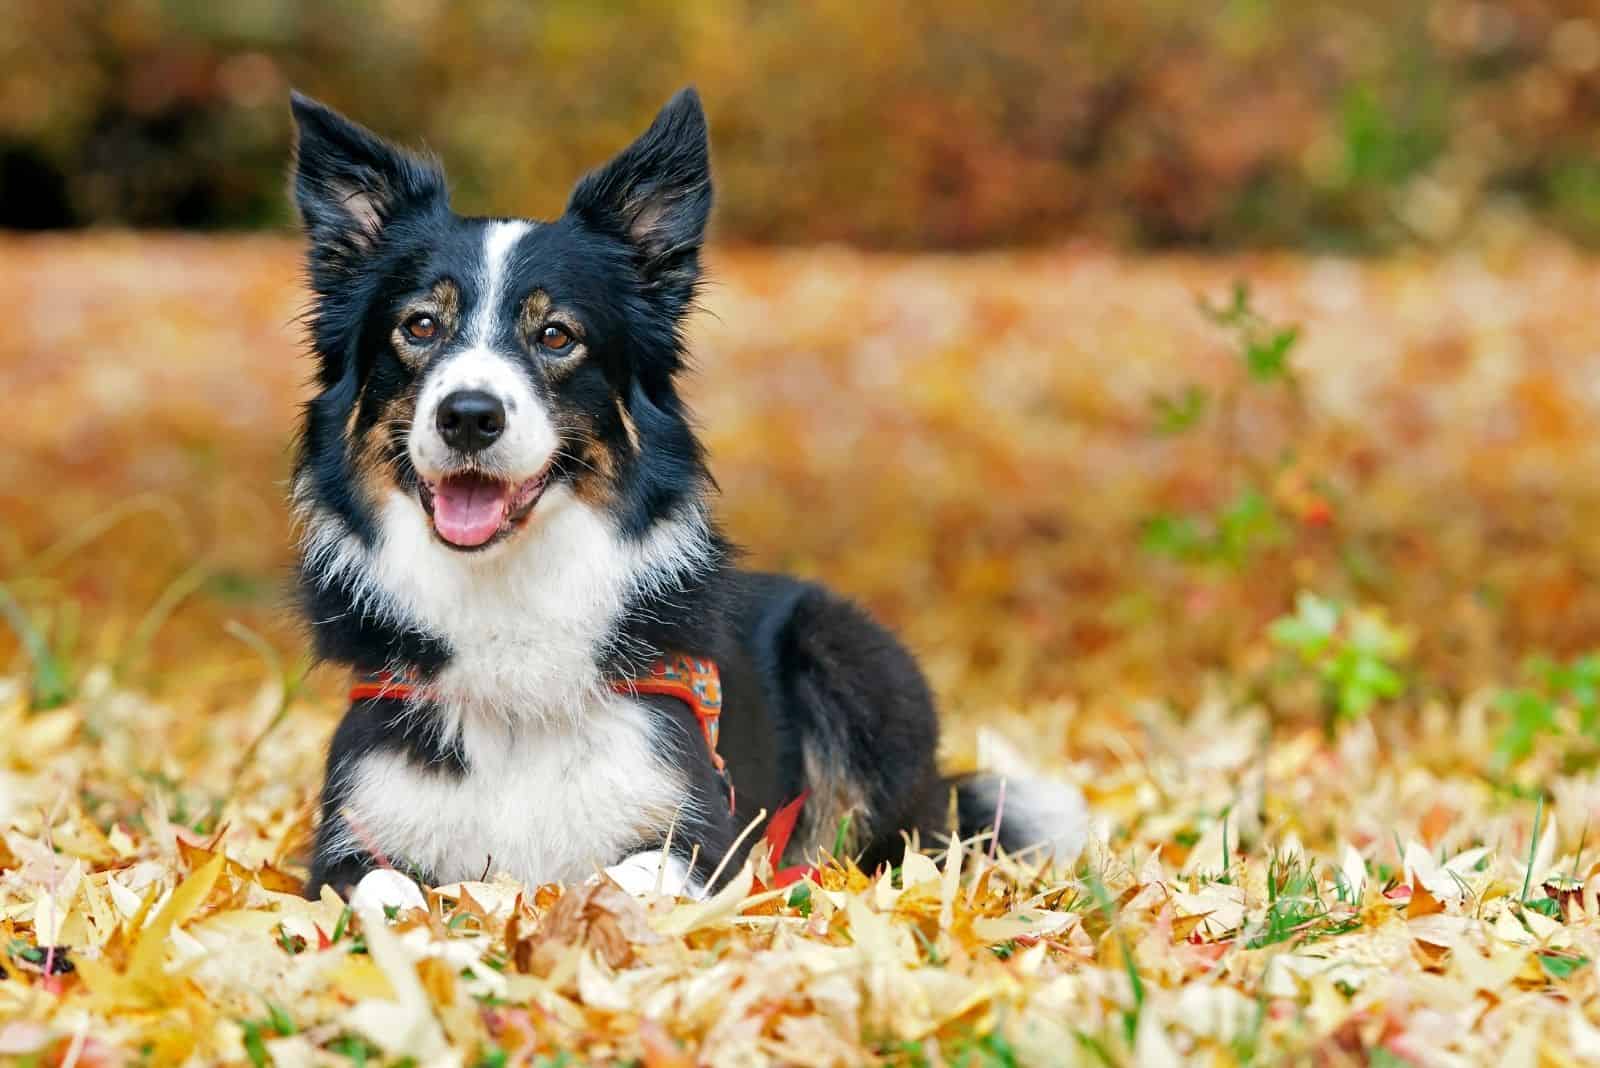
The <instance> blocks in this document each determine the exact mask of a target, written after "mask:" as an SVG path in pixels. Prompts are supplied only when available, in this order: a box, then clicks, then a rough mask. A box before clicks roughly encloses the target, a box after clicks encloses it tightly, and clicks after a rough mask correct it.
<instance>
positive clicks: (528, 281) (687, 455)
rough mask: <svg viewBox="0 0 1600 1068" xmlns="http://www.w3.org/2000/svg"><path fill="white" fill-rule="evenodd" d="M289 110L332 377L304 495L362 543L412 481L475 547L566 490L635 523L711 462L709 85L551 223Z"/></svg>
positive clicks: (504, 535)
mask: <svg viewBox="0 0 1600 1068" xmlns="http://www.w3.org/2000/svg"><path fill="white" fill-rule="evenodd" d="M292 107H293V111H294V117H295V120H296V123H297V125H298V127H299V139H298V151H297V157H296V166H295V173H294V193H295V199H296V201H297V203H298V205H299V208H300V213H301V216H302V218H303V220H304V223H305V228H306V232H307V235H308V237H309V240H310V255H309V263H310V280H311V285H312V289H313V291H314V299H315V303H314V306H313V309H312V317H311V330H312V335H313V337H312V340H313V345H314V347H315V349H316V355H317V358H318V360H319V369H318V374H319V386H320V392H319V394H318V396H317V397H316V398H315V399H314V400H313V401H312V402H311V404H310V405H309V406H308V412H307V422H306V431H305V441H304V444H303V451H302V461H301V473H300V475H299V476H298V477H299V478H300V479H301V480H309V482H308V483H307V484H303V485H300V486H297V492H299V493H302V494H304V493H309V494H311V495H312V496H313V497H314V498H315V500H316V501H317V503H318V505H319V506H321V507H324V508H327V509H330V510H332V511H333V512H335V513H337V514H339V515H340V516H341V517H342V518H343V519H344V520H345V521H346V524H347V526H348V527H349V528H350V529H351V530H352V531H353V532H354V533H356V534H357V535H358V536H361V537H362V538H363V539H364V540H370V539H371V538H372V537H373V536H374V534H375V533H376V531H375V530H374V529H373V524H374V522H375V521H374V519H373V518H372V517H373V515H374V513H375V509H376V507H377V506H378V505H379V504H380V502H385V501H389V500H392V499H393V498H395V497H396V496H397V495H404V496H405V497H407V498H408V499H409V500H410V502H411V504H412V505H414V507H415V508H417V509H419V510H421V513H422V514H423V515H424V516H425V517H426V519H427V521H428V522H429V523H431V526H432V530H433V532H434V534H435V536H436V537H437V539H438V541H439V542H440V543H442V544H443V545H445V546H447V547H449V548H450V549H452V550H456V551H462V552H466V551H474V550H482V549H488V548H489V547H491V546H495V545H498V544H500V543H503V542H506V541H508V540H510V539H512V538H514V537H515V536H516V534H517V532H518V531H519V530H520V529H521V528H522V527H524V526H525V525H527V524H529V523H530V522H533V521H536V520H535V517H536V516H537V515H538V513H539V510H540V507H541V501H543V500H547V499H548V497H549V495H550V491H551V490H553V489H555V488H556V487H563V488H564V489H565V491H566V494H570V495H571V497H573V498H575V499H576V500H578V501H581V502H584V503H586V504H587V505H589V506H590V507H606V508H608V510H609V511H610V512H611V513H612V514H613V515H615V516H616V517H617V518H618V519H619V520H620V521H621V522H622V523H623V525H624V526H625V527H629V526H631V527H634V528H635V529H642V528H643V527H644V526H646V525H648V523H649V521H650V519H651V513H652V512H659V511H661V510H663V509H665V508H667V507H669V506H670V505H671V503H672V502H671V501H670V500H669V498H670V497H671V496H672V492H673V491H672V487H673V486H681V485H682V484H683V483H684V482H685V481H686V480H688V477H689V476H690V475H692V474H696V473H698V471H699V464H700V457H699V451H698V447H697V446H696V445H695V443H694V439H693V435H692V434H691V433H690V432H689V429H688V426H687V424H686V423H685V422H684V420H683V416H682V412H681V409H680V406H679V402H678V399H677V396H676V394H675V392H674V387H673V381H672V380H673V376H674V374H675V373H676V372H677V370H678V369H679V367H680V364H681V362H682V338H681V326H682V322H683V319H684V316H685V315H686V314H687V312H688V311H689V309H690V307H691V305H692V303H693V299H694V290H695V285H696V283H697V281H698V279H699V274H700V246H701V241H702V236H703V234H704V230H705V225H706V219H707V215H708V213H709V211H710V207H711V180H710V171H709V164H708V158H707V146H706V124H705V116H704V113H703V112H702V110H701V107H700V101H699V98H698V97H697V96H696V94H695V93H694V91H693V90H684V91H683V92H681V93H679V94H678V95H677V96H676V97H675V98H673V100H672V101H671V102H670V103H669V104H667V106H666V107H665V108H663V109H662V111H661V113H660V114H659V115H658V116H657V117H656V120H655V122H654V123H653V124H652V125H651V127H650V128H649V130H648V131H646V132H645V133H644V135H643V136H641V137H640V138H639V139H638V140H637V141H635V142H634V143H633V144H632V145H630V146H629V147H628V148H626V149H625V150H623V151H622V153H621V154H620V155H618V156H617V157H616V158H615V159H613V160H612V161H611V162H610V163H608V164H606V165H605V166H604V167H601V168H600V169H598V170H596V171H594V172H592V173H590V174H589V175H588V176H586V177H585V178H583V179H582V180H580V181H579V182H578V184H577V186H576V188H575V189H574V190H573V193H572V196H571V199H570V201H569V203H568V205H567V208H566V211H565V213H564V214H563V215H562V216H561V217H560V218H558V219H556V220H554V221H553V222H536V221H530V220H521V219H487V218H468V217H463V216H460V215H456V214H455V213H454V212H452V211H451V209H450V205H449V199H448V196H447V192H446V187H445V179H444V174H443V172H442V171H441V169H440V168H439V166H438V164H437V163H435V162H433V161H431V160H428V159H424V158H422V157H419V156H417V155H414V154H412V153H409V152H407V151H405V150H403V149H400V148H397V147H395V146H393V145H391V144H389V143H387V142H385V141H384V140H383V139H381V138H379V137H378V136H377V135H375V134H373V133H372V132H371V131H369V130H367V129H365V128H363V127H361V126H359V125H357V124H355V123H353V122H351V121H349V120H348V119H346V118H344V117H343V116H341V115H339V114H337V113H336V112H334V111H332V110H330V109H329V108H327V107H324V106H323V105H321V104H319V103H316V102H315V101H312V100H309V99H307V98H305V97H303V96H300V95H298V94H296V95H295V96H294V97H293V102H292ZM529 150H530V151H538V150H539V149H538V146H530V149H529ZM646 440H648V441H649V442H651V443H652V445H653V447H652V449H651V455H650V456H649V457H648V458H646V457H645V456H644V455H643V452H644V449H643V444H642V443H643V442H644V441H646ZM566 494H562V496H565V495H566Z"/></svg>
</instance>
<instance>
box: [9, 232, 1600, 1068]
mask: <svg viewBox="0 0 1600 1068" xmlns="http://www.w3.org/2000/svg"><path fill="white" fill-rule="evenodd" d="M712 270H713V275H714V280H713V282H712V284H711V285H710V286H709V287H708V288H707V290H706V293H705V295H704V301H703V303H704V305H705V312H704V313H703V314H702V315H701V316H700V317H699V318H698V319H697V320H696V323H695V326H694V329H693V336H694V342H695V346H694V347H695V352H696V357H697V359H696V364H697V372H696V374H695V376H694V378H693V380H692V382H691V384H690V386H689V392H690V394H691V396H692V398H693V401H694V403H695V406H696V409H697V411H698V413H699V422H700V424H701V426H702V427H703V429H704V432H705V436H706V439H707V442H708V444H709V446H710V448H711V451H712V454H713V457H714V470H715V473H716V475H717V478H718V480H719V482H720V485H721V487H722V496H721V500H720V505H719V511H720V514H721V516H722V517H723V519H724V521H725V523H726V525H727V527H728V529H729V530H730V531H731V532H732V533H733V534H734V535H735V536H736V537H737V538H738V539H739V540H740V541H741V542H743V543H744V544H745V545H747V546H748V547H749V548H750V552H751V558H752V560H753V561H754V562H756V563H758V564H761V565H764V566H773V567H783V568H787V569H790V570H794V571H797V572H800V573H804V574H807V575H813V576H818V577H821V578H824V579H826V580H827V581H829V582H830V583H832V584H833V585H835V586H837V587H838V588H840V589H843V590H845V591H847V592H849V593H850V594H852V595H854V596H856V597H858V598H859V599H861V600H862V601H863V602H864V603H865V604H867V605H868V606H869V607H871V608H872V609H873V610H874V611H875V612H877V613H878V614H879V615H880V616H881V617H882V618H884V619H885V620H886V621H887V622H889V623H890V624H891V625H893V626H894V627H895V628H896V629H897V630H898V631H899V632H900V633H901V634H903V635H904V636H905V637H906V639H907V640H908V641H909V642H910V643H911V644H912V646H913V647H914V648H915V649H916V651H917V652H918V654H919V655H920V657H921V658H922V661H923V663H924V664H925V666H926V668H927V670H928V673H929V675H930V678H931V679H932V681H933V683H934V686H935V689H936V690H937V692H938V694H939V697H940V701H941V705H942V707H943V709H944V712H945V721H946V742H945V748H946V750H947V761H948V763H949V764H950V765H951V766H953V767H959V766H973V765H976V764H987V765H990V766H993V767H996V768H998V769H1000V770H1002V771H1005V770H1011V769H1018V768H1027V769H1031V770H1034V771H1039V772H1043V773H1047V774H1050V775H1054V776H1057V777H1059V778H1061V779H1064V780H1068V781H1071V782H1074V783H1076V784H1078V785H1079V786H1080V787H1082V788H1083V790H1084V791H1085V793H1086V794H1087V796H1088V799H1089V802H1090V805H1091V808H1092V810H1093V812H1094V816H1095V820H1096V833H1095V836H1094V841H1093V842H1092V843H1091V845H1090V846H1089V848H1088V849H1087V850H1086V851H1085V853H1084V855H1083V856H1081V857H1079V858H1073V859H1071V860H1070V862H1067V863H1062V864H1059V865H1055V866H1053V867H1041V866H1040V865H1037V864H1034V865H1029V864H1026V863H1021V862H1018V861H1016V860H1014V859H1011V858H1006V857H1004V856H997V855H994V854H993V852H992V851H991V850H990V848H989V845H988V843H987V842H985V841H977V842H971V843H967V844H966V845H965V846H963V847H962V848H960V849H957V850H954V851H951V850H947V849H944V848H942V847H936V846H934V845H933V844H932V843H925V844H926V845H928V846H929V847H930V848H929V849H928V854H927V856H926V857H924V856H919V855H917V854H908V856H907V858H906V860H905V862H904V863H903V864H902V865H901V866H899V867H898V868H896V869H895V870H894V871H892V872H883V873H876V872H860V871H857V870H855V869H854V867H853V866H852V865H851V864H850V862H849V858H848V857H831V858H823V859H824V861H825V863H824V865H823V870H822V874H821V876H820V884H819V885H814V886H806V887H804V888H800V889H796V888H788V889H783V890H773V891H763V890H762V889H761V887H760V885H759V884H760V882H761V881H763V880H764V879H765V878H766V877H767V876H769V875H770V872H768V871H766V870H763V869H760V868H759V867H758V868H757V869H754V870H751V871H748V872H746V873H743V874H741V875H740V876H739V877H738V878H737V879H736V880H735V883H734V889H733V890H732V891H731V892H730V893H729V894H727V895H725V896H721V897H719V898H717V899H716V900H714V901H711V902H707V903H688V902H672V901H669V900H663V899H647V900H645V901H642V902H636V901H634V900H633V899H631V898H628V897H626V896H625V895H623V894H621V892H620V891H617V890H616V889H615V888H612V887H607V886H604V885H600V886H591V887H587V888H567V889H566V890H565V891H564V892H563V891H562V890H561V889H560V888H555V887H544V888H522V887H516V886H513V885H510V884H508V883H506V882H504V881H500V880H495V879H494V878H493V877H492V876H491V877H490V879H489V881H487V882H486V883H483V884H469V885H465V886H457V887H448V888H439V889H437V890H435V891H434V892H433V893H432V894H431V896H430V908H429V911H428V913H427V914H423V913H421V912H414V913H408V914H402V915H400V916H398V917H396V918H394V919H393V920H392V921H390V922H384V921H382V920H381V919H380V918H379V917H375V916H367V917H360V916H349V915H347V914H345V913H344V911H343V909H342V907H341V905H340V904H339V903H338V902H336V901H322V902H316V903H307V902H303V901H301V900H300V899H299V898H298V897H297V896H296V895H295V893H294V891H295V890H296V889H297V887H298V885H299V883H300V880H301V878H302V877H303V873H304V848H305V844H306V835H307V832H308V829H309V827H310V821H311V819H312V804H311V803H312V799H313V796H314V792H315V790H316V787H317V783H318V777H319V774H320V760H321V752H322V748H323V746H324V744H325V742H326V740H327V737H328V734H329V732H330V731H331V729H332V726H333V723H334V721H335V718H336V716H337V714H338V711H339V707H340V704H339V692H340V690H341V686H342V684H343V682H344V680H342V679H341V678H340V677H339V675H338V673H337V672H335V671H333V670H331V669H328V668H317V669H314V670H309V672H308V665H307V661H306V658H305V646H304V642H303V639H302V637H301V635H300V634H299V632H298V631H297V629H296V627H295V624H294V622H293V620H292V618H291V616H290V614H289V613H288V612H287V611H286V609H285V607H284V598H283V585H284V581H283V580H284V576H285V565H286V563H287V560H288V558H289V549H288V546H289V544H290V538H291V532H290V530H289V527H288V523H287V520H286V518H285V513H284V508H283V502H282V497H283V482H284V477H285V474H286V472H287V467H288V447H289V438H290V434H291V431H292V427H293V422H294V417H295V408H296V404H297V403H298V402H299V401H300V400H301V399H303V397H304V391H303V388H302V383H303V380H304V379H305V378H306V376H307V374H308V371H309V366H308V363H307V361H305V360H304V359H303V358H301V357H300V355H299V327H298V324H297V317H298V315H299V314H300V312H301V310H302V309H303V294H302V292H301V290H300V288H299V286H298V281H297V279H298V263H297V260H296V250H295V246H294V244H293V242H291V241H288V240H284V239H277V238H252V239H236V238H180V237H151V236H132V235H121V234H114V233H107V234H97V235H92V236H87V237H79V238H48V239H34V240H25V239H18V238H7V239H4V240H3V241H0V290H3V291H5V292H9V293H12V294H13V299H12V301H11V302H10V306H9V307H8V309H7V312H6V317H5V324H6V325H5V328H4V329H3V330H0V394H3V395H4V396H5V397H6V398H7V399H8V400H9V401H10V402H11V403H10V404H9V405H8V408H7V412H6V419H7V431H6V438H7V447H6V449H5V450H4V451H3V452H0V516H3V517H4V523H3V524H0V615H3V616H4V618H5V620H6V622H7V623H8V628H7V633H6V634H5V635H4V637H3V638H0V642H4V643H6V644H3V645H0V656H3V658H4V659H3V660H0V679H3V680H4V681H0V719H3V721H4V723H3V727H0V738H3V739H4V741H3V742H0V820H3V826H4V828H5V830H4V836H3V845H0V869H3V873H0V929H3V930H0V935H3V937H4V939H5V956H4V960H3V962H0V963H3V966H4V968H5V971H6V973H7V978H6V979H5V980H4V981H0V1020H4V1021H6V1022H4V1023H0V1056H14V1057H16V1058H18V1059H20V1060H21V1061H23V1062H27V1061H29V1059H31V1060H32V1061H33V1062H34V1063H78V1064H107V1063H118V1062H122V1061H127V1062H131V1063H140V1062H148V1063H174V1062H178V1061H182V1060H184V1059H185V1058H188V1059H190V1060H191V1062H192V1063H211V1062H215V1061H219V1060H220V1061H234V1062H249V1061H254V1062H256V1063H266V1062H267V1061H269V1060H271V1061H275V1062H276V1063H281V1064H313V1063H346V1062H348V1061H362V1060H365V1061H370V1062H373V1063H377V1062H378V1061H380V1060H392V1061H399V1060H402V1059H404V1058H407V1057H410V1058H412V1059H413V1060H414V1061H415V1062H416V1063H419V1064H430V1063H452V1062H453V1063H461V1064H486V1065H488V1064H511V1063H546V1064H550V1063H563V1059H564V1061H565V1062H566V1063H587V1062H591V1061H598V1062H602V1063H610V1062H613V1061H620V1062H640V1063H643V1064H645V1065H652V1066H669V1065H680V1064H690V1063H707V1064H718V1065H721V1064H727V1065H737V1064H754V1063H767V1062H788V1063H801V1064H858V1063H873V1062H882V1063H890V1064H940V1063H946V1064H960V1063H967V1064H1010V1063H1019V1064H1070V1063H1075V1062H1082V1063H1090V1064H1123V1063H1138V1064H1148V1065H1159V1064H1167V1063H1174V1062H1177V1061H1178V1060H1180V1059H1182V1058H1186V1057H1188V1058H1193V1059H1195V1060H1197V1061H1199V1062H1201V1063H1211V1064H1247V1063H1256V1064H1266V1063H1280V1062H1283V1061H1285V1060H1288V1061H1303V1062H1305V1063H1313V1064H1330V1065H1332V1064H1346V1063H1348V1064H1363V1063H1365V1064H1380V1065H1397V1064H1416V1065H1419V1066H1420V1065H1433V1064H1439V1065H1450V1064H1467V1063H1481V1062H1483V1061H1486V1060H1489V1059H1491V1058H1493V1059H1495V1060H1499V1061H1502V1062H1504V1063H1506V1064H1508V1065H1516V1066H1521V1065H1528V1066H1533V1065H1538V1064H1573V1063H1582V1062H1584V1061H1585V1060H1588V1059H1593V1058H1596V1057H1600V997H1597V994H1600V987H1597V982H1600V981H1597V979H1596V970H1595V968H1594V966H1593V965H1592V964H1591V963H1590V962H1591V961H1592V960H1593V959H1595V958H1596V957H1597V956H1600V929H1597V927H1596V924H1595V921H1594V920H1592V919H1591V917H1593V916H1595V915H1596V914H1597V913H1600V904H1597V896H1600V875H1597V874H1596V872H1600V840H1597V841H1594V842H1591V841H1590V840H1589V839H1590V834H1589V831H1590V826H1591V824H1595V823H1600V820H1596V819H1595V818H1594V817H1596V816H1600V789H1597V786H1596V783H1595V781H1594V767H1595V764H1596V758H1597V753H1600V743H1597V741H1596V737H1597V734H1600V704H1597V702H1600V696H1597V694H1600V660H1596V659H1594V658H1591V657H1588V656H1586V655H1585V654H1586V653H1588V651H1589V650H1591V649H1593V648H1595V647H1596V646H1597V645H1600V586H1597V585H1596V583H1595V582H1594V577H1595V575H1596V574H1597V573H1600V522H1596V520H1597V519H1600V483H1597V481H1596V478H1595V471H1596V470H1597V469H1600V467H1597V461H1600V436H1597V435H1595V434H1594V432H1593V429H1592V428H1593V426H1594V425H1595V421H1596V418H1597V416H1600V388H1597V387H1596V383H1597V382H1600V345H1596V342H1595V337H1596V335H1595V332H1594V329H1593V326H1592V314H1593V309H1594V308H1595V307H1596V306H1597V300H1596V298H1597V297H1600V263H1597V262H1595V261H1592V260H1588V259H1585V258H1583V257H1582V256H1580V255H1578V254H1576V253H1573V252H1570V251H1568V250H1566V249H1564V248H1561V247H1559V246H1544V245H1530V246H1519V247H1512V248H1505V249H1501V250H1497V251H1494V252H1492V253H1480V254H1473V255H1467V254H1461V255H1458V256H1451V257H1434V258H1407V259H1402V260H1391V261H1381V262H1368V261H1355V260H1344V259H1318V258H1311V257H1268V256H1260V257H1237V258H1206V259H1200V258H1183V257H1147V258H1135V259H1127V258H1122V257H1119V256H1117V255H1114V254H1112V253H1109V252H1106V251H1104V250H1101V249H1098V248H1094V247H1064V248H1060V249H1057V250H1053V251H1040V252H1030V253H1025V254H1021V253H1019V254H994V255H986V256H978V257H968V258H954V257H939V256H916V257H910V256H907V257H894V256H869V255H864V254H858V253H854V252H849V251H844V250H833V249H824V250H810V251H802V250H794V251H777V252H775V251H764V250H751V249H736V248H723V249H718V250H716V251H715V253H714V254H713V256H712ZM1239 280H1243V281H1246V282H1248V284H1249V290H1248V293H1245V292H1242V291H1240V292H1235V290H1234V283H1235V282H1236V281H1239ZM1595 837H1596V838H1597V839H1600V831H1597V834H1596V835H1595Z"/></svg>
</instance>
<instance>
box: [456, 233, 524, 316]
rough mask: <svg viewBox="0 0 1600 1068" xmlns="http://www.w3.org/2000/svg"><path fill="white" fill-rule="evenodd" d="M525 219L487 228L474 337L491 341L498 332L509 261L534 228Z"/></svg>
mask: <svg viewBox="0 0 1600 1068" xmlns="http://www.w3.org/2000/svg"><path fill="white" fill-rule="evenodd" d="M532 229H533V227H531V226H529V225H528V224H527V223H525V222H517V221H515V220H512V221H510V222H492V223H490V224H489V225H488V226H485V227H484V229H483V263H482V264H481V265H480V266H479V268H478V303H477V306H476V307H475V308H473V310H472V329H471V333H470V335H469V336H470V339H471V342H472V344H474V345H487V344H488V343H489V342H490V340H491V339H492V338H493V337H494V336H495V334H496V333H497V332H498V331H497V330H496V329H495V328H496V327H497V326H498V325H499V324H497V323H496V322H495V316H496V314H497V313H498V312H499V310H500V308H501V307H503V306H504V304H505V285H506V273H507V272H506V264H507V262H508V261H509V260H510V259H511V252H512V250H513V249H515V248H516V247H517V242H518V241H521V240H522V238H523V236H524V235H525V234H527V233H528V231H530V230H532Z"/></svg>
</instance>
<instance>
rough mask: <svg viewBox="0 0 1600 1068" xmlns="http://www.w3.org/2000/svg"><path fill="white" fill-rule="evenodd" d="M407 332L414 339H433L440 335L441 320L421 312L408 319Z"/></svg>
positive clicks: (406, 323)
mask: <svg viewBox="0 0 1600 1068" xmlns="http://www.w3.org/2000/svg"><path fill="white" fill-rule="evenodd" d="M405 332H406V335H407V336H408V337H410V338H411V340H412V341H432V340H433V339H434V338H436V337H438V336H439V320H437V319H435V318H434V317H433V316H431V315H424V314H422V313H420V312H419V313H418V314H416V315H413V316H412V317H411V318H409V319H407V320H406V322H405Z"/></svg>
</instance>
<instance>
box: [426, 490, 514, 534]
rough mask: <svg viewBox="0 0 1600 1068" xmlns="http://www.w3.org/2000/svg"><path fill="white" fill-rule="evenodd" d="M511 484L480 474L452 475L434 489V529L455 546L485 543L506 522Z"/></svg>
mask: <svg viewBox="0 0 1600 1068" xmlns="http://www.w3.org/2000/svg"><path fill="white" fill-rule="evenodd" d="M510 499H511V487H510V486H508V485H507V484H506V483H504V482H496V481H494V480H493V479H488V478H483V477H481V476H479V475H451V476H450V477H449V478H445V479H441V480H440V481H439V484H438V485H437V486H435V487H434V490H433V529H434V530H437V531H438V532H439V536H440V537H441V538H443V539H444V540H445V541H447V542H449V543H450V544H452V545H462V546H467V547H471V546H474V545H482V544H483V543H484V542H486V541H488V540H489V539H490V538H492V537H494V536H495V533H496V532H497V531H498V530H499V529H500V524H501V523H503V522H505V518H506V504H507V503H508V502H509V501H510Z"/></svg>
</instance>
